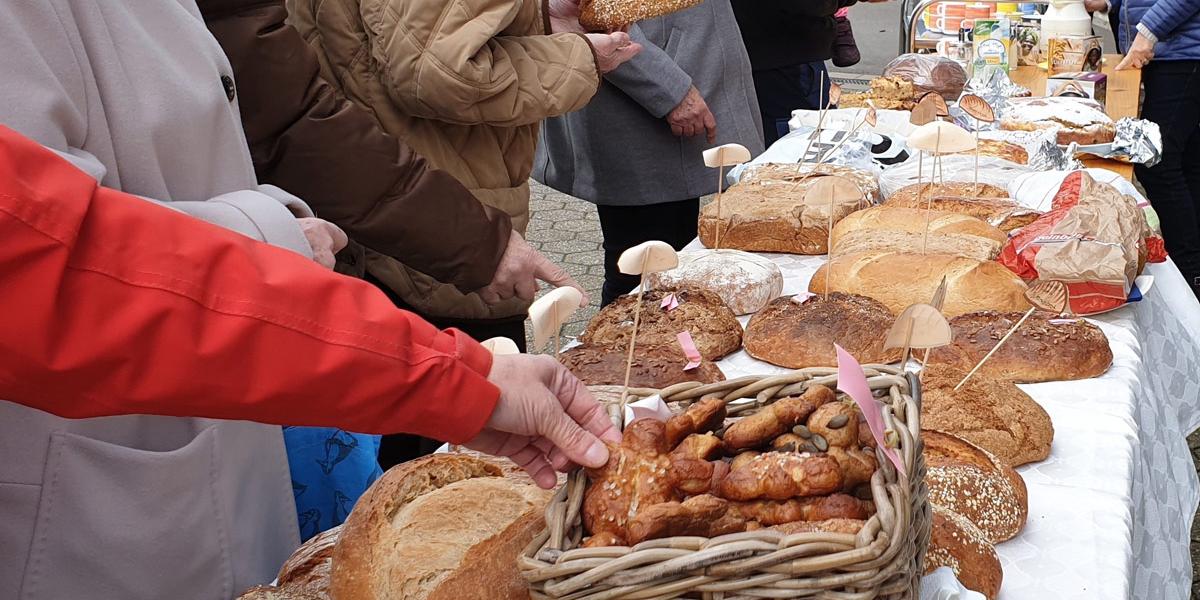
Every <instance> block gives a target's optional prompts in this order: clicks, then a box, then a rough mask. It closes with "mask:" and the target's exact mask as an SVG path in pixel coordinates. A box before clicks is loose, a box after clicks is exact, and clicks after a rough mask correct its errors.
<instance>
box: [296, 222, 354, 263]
mask: <svg viewBox="0 0 1200 600" xmlns="http://www.w3.org/2000/svg"><path fill="white" fill-rule="evenodd" d="M296 223H298V224H299V225H300V230H301V231H303V232H304V238H305V239H307V240H308V245H309V247H310V248H312V253H313V260H315V261H317V263H318V264H320V265H321V266H322V267H325V268H327V269H332V268H333V267H334V265H336V264H337V260H335V259H334V257H333V255H335V254H337V253H338V252H341V251H342V248H345V247H346V244H348V243H349V242H350V240H349V239H347V238H346V232H344V231H342V229H341V228H340V227H338V226H337V225H334V224H333V223H330V222H329V221H326V220H324V219H316V218H312V217H302V218H299V219H296Z"/></svg>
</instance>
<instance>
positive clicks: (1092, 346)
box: [929, 309, 1113, 383]
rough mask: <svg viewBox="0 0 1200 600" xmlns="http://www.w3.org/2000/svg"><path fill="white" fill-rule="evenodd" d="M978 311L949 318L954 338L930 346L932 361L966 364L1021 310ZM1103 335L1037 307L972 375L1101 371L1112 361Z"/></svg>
mask: <svg viewBox="0 0 1200 600" xmlns="http://www.w3.org/2000/svg"><path fill="white" fill-rule="evenodd" d="M1017 310H1021V309H1014V311H1012V312H1004V313H1001V312H996V311H984V312H977V313H971V314H964V315H959V316H957V317H955V318H953V319H951V320H950V328H951V329H952V330H953V331H954V341H953V342H951V343H950V345H949V346H943V347H941V348H937V349H935V350H934V351H933V352H932V354H931V355H930V357H929V360H930V362H932V363H934V364H942V365H949V366H952V367H955V368H958V369H967V370H969V369H971V368H973V367H974V366H975V365H976V364H978V363H979V361H980V360H981V359H983V357H984V356H985V355H987V353H988V352H990V351H991V350H992V348H994V347H995V346H996V344H997V343H998V342H999V341H1000V339H1001V338H1003V337H1004V334H1006V333H1008V331H1009V330H1010V329H1012V328H1013V326H1014V325H1016V324H1017V322H1018V321H1020V320H1021V317H1022V316H1023V315H1024V312H1015V311H1017ZM1112 360H1113V355H1112V349H1111V348H1110V347H1109V345H1108V337H1107V336H1105V335H1104V332H1103V331H1101V330H1100V328H1099V327H1097V326H1095V325H1093V324H1091V323H1089V322H1087V321H1085V320H1083V319H1063V318H1059V317H1058V316H1057V315H1055V314H1053V313H1049V312H1044V311H1037V312H1035V313H1033V314H1032V315H1030V317H1029V318H1028V319H1026V320H1025V322H1024V323H1023V324H1022V325H1021V328H1020V329H1018V330H1017V331H1016V333H1014V334H1013V335H1012V337H1010V338H1009V339H1008V341H1007V342H1005V343H1004V345H1003V346H1001V347H1000V349H999V350H997V351H996V354H994V355H992V357H991V358H989V359H988V361H987V362H986V363H984V364H983V367H982V368H980V370H979V373H978V375H985V376H991V377H994V378H997V379H1009V380H1012V381H1015V382H1017V383H1038V382H1042V381H1071V380H1075V379H1089V378H1092V377H1099V376H1100V375H1103V374H1104V372H1105V371H1107V370H1108V367H1109V366H1110V365H1112Z"/></svg>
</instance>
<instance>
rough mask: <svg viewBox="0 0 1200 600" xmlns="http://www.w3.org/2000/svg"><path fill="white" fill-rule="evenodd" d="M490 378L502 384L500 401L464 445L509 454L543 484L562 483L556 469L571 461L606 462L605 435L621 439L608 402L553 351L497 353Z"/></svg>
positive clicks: (593, 465) (598, 464) (608, 438)
mask: <svg viewBox="0 0 1200 600" xmlns="http://www.w3.org/2000/svg"><path fill="white" fill-rule="evenodd" d="M488 380H489V381H491V382H492V383H493V384H495V385H496V386H497V387H499V388H500V401H499V402H497V403H496V409H495V411H493V412H492V416H491V418H490V419H488V422H487V424H486V425H485V426H484V428H483V431H481V432H479V435H477V436H475V438H474V439H472V440H471V441H469V442H467V443H466V444H465V445H466V446H467V447H468V448H471V449H473V450H478V451H480V452H484V453H487V454H491V455H494V456H505V457H508V458H509V459H511V460H512V461H513V462H514V463H516V464H517V465H518V466H520V467H521V468H522V469H525V471H526V472H527V473H529V476H530V477H532V478H533V480H534V481H535V482H536V483H537V484H538V485H539V486H541V487H543V488H545V489H550V488H553V487H554V486H555V484H557V483H558V479H557V476H556V475H555V474H554V471H556V470H557V471H563V472H565V471H567V470H569V469H570V468H571V465H572V464H573V463H574V464H579V465H582V466H585V467H591V468H597V467H601V466H603V465H604V463H605V462H607V461H608V448H606V447H605V446H604V443H603V442H602V441H601V440H605V441H609V442H614V443H616V442H619V441H620V439H621V434H620V433H619V432H618V431H617V428H616V427H615V426H613V423H612V421H611V420H610V419H609V418H608V415H607V414H606V413H605V411H604V407H603V406H601V405H600V403H598V402H596V399H595V398H593V397H592V395H591V393H589V392H588V391H587V388H585V387H584V386H583V384H582V383H580V382H579V380H578V379H576V378H575V376H574V375H572V374H571V372H570V371H568V370H567V368H566V367H564V366H562V364H561V363H559V362H558V361H557V360H554V359H553V358H551V357H549V356H545V355H531V354H513V355H501V356H496V357H495V358H494V359H493V360H492V372H491V373H490V374H489V375H488Z"/></svg>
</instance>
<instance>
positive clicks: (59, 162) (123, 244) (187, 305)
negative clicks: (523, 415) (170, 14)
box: [0, 127, 499, 443]
mask: <svg viewBox="0 0 1200 600" xmlns="http://www.w3.org/2000/svg"><path fill="white" fill-rule="evenodd" d="M0 239H2V240H4V243H3V244H0V306H2V307H3V310H2V311H0V398H5V399H8V400H11V401H14V402H18V403H21V404H26V405H28V406H32V407H35V408H39V409H42V410H45V411H48V412H52V413H54V414H57V415H61V416H65V417H71V418H83V417H97V416H107V415H119V414H157V415H171V416H193V417H212V418H221V419H239V420H252V421H259V422H263V423H274V424H281V425H282V424H286V425H312V426H327V427H339V428H342V429H347V430H351V431H360V432H364V433H394V432H406V433H415V434H420V435H423V436H426V437H432V438H437V439H441V440H445V441H449V442H455V443H461V442H464V441H466V440H468V439H469V438H471V437H473V436H474V435H475V434H476V433H477V432H478V431H479V430H480V429H481V428H482V427H483V425H484V423H485V422H486V420H487V419H488V417H489V416H490V415H491V412H492V410H493V408H494V407H495V403H496V401H497V398H498V395H499V392H498V390H497V389H496V388H495V387H494V386H493V385H491V384H490V383H489V382H488V381H487V379H486V375H487V373H488V371H489V370H490V368H491V355H490V354H489V353H488V352H487V351H486V350H485V349H483V348H482V347H481V346H480V345H479V344H477V343H475V342H474V341H472V340H471V339H470V338H468V337H467V336H465V335H463V334H462V333H460V332H457V331H455V330H447V331H438V330H437V329H436V328H434V327H433V326H431V325H430V324H428V323H426V322H424V321H422V320H421V319H420V318H418V317H416V316H414V315H412V314H410V313H406V312H403V311H400V310H397V309H396V308H395V307H394V306H392V305H391V303H390V302H389V301H388V299H387V298H386V297H385V296H384V295H383V294H382V293H380V292H379V291H378V290H376V289H374V288H373V287H372V286H371V285H369V284H367V283H364V282H362V281H357V280H354V279H351V278H348V277H343V276H341V275H337V274H335V273H333V272H331V271H327V270H325V269H322V268H320V267H319V266H317V265H316V264H315V263H313V262H312V261H309V260H306V259H305V258H304V257H302V256H300V255H298V254H296V253H294V252H290V251H288V250H285V249H282V248H276V247H273V246H268V245H266V244H263V243H260V242H257V241H254V240H251V239H250V238H247V237H244V236H242V235H240V234H237V233H234V232H230V231H227V230H224V229H221V228H219V227H215V226H212V225H209V224H207V223H203V222H201V221H199V220H196V219H193V218H191V217H189V216H187V215H184V214H182V213H179V212H177V211H174V210H172V209H170V208H165V207H163V206H159V205H156V204H153V203H150V202H147V201H145V200H141V199H138V198H135V197H133V196H130V195H127V194H124V193H122V192H118V191H115V190H111V189H107V188H102V187H99V186H98V185H97V184H96V182H95V180H93V179H92V178H91V177H89V176H88V175H86V174H84V173H83V172H82V171H79V170H77V169H76V168H75V167H73V166H71V165H70V164H69V163H67V162H66V161H64V160H63V159H61V158H59V157H58V156H56V155H55V154H53V153H52V152H50V151H48V150H46V149H44V148H42V147H41V146H39V145H37V144H36V143H35V142H32V141H30V140H28V139H26V138H24V137H21V136H20V135H18V134H16V133H15V132H13V131H11V130H9V129H7V128H4V127H0Z"/></svg>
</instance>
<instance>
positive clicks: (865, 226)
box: [830, 206, 1008, 260]
mask: <svg viewBox="0 0 1200 600" xmlns="http://www.w3.org/2000/svg"><path fill="white" fill-rule="evenodd" d="M832 239H833V250H832V252H830V254H831V255H832V256H841V255H843V254H854V253H857V252H922V251H925V252H928V253H930V254H951V255H954V256H965V257H967V258H974V259H976V260H993V259H995V258H996V257H997V256H999V255H1000V249H1001V248H1002V247H1003V246H1004V242H1007V241H1008V236H1006V235H1004V232H1003V231H1000V230H999V229H997V228H995V227H992V226H991V225H989V224H987V223H985V222H983V221H982V220H980V219H977V218H975V217H972V216H970V215H964V214H961V213H953V212H945V211H936V210H928V211H927V210H924V209H919V208H903V207H898V206H874V207H871V208H868V209H865V210H860V211H858V212H855V213H853V214H850V215H849V216H847V217H846V218H844V219H842V220H841V221H839V222H838V224H837V225H835V226H834V228H833V238H832Z"/></svg>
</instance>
